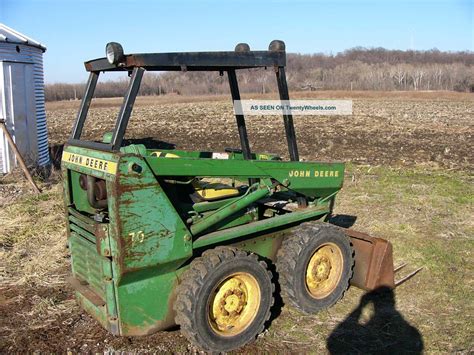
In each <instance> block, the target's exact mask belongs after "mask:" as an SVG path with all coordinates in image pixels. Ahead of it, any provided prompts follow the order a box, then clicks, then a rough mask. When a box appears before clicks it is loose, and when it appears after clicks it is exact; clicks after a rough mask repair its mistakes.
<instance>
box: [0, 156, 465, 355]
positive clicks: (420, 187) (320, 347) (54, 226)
mask: <svg viewBox="0 0 474 355" xmlns="http://www.w3.org/2000/svg"><path fill="white" fill-rule="evenodd" d="M473 182H474V181H473V177H472V176H467V175H466V174H465V173H462V172H459V171H447V170H431V171H427V170H425V169H422V168H388V167H383V166H376V167H374V166H356V165H349V166H348V168H347V173H346V181H345V186H344V188H343V190H342V191H341V193H340V195H339V197H338V200H337V206H336V211H335V212H336V213H339V214H348V215H354V216H357V221H356V224H355V226H354V228H355V229H358V230H361V231H365V232H368V233H370V234H373V235H376V236H380V237H383V238H386V239H388V240H390V241H391V242H392V244H393V247H394V259H395V264H398V263H400V262H402V261H405V262H408V263H409V266H407V270H406V271H405V270H404V272H408V271H410V270H411V269H413V268H415V267H418V266H423V267H424V270H423V271H422V272H421V273H419V274H418V275H416V276H415V277H414V278H413V279H412V280H410V281H408V282H407V283H405V284H403V285H402V286H400V287H399V288H398V289H397V290H396V292H395V295H396V308H397V310H398V312H399V313H400V314H401V316H402V317H403V318H404V319H405V321H406V322H408V323H409V324H411V325H412V326H413V327H415V328H417V329H418V331H419V332H420V334H421V336H422V338H423V342H424V348H425V351H426V352H428V353H440V352H442V353H445V352H450V353H452V352H461V353H469V352H472V351H474V343H473V339H474V330H473V327H472V315H473V314H474V308H473V301H472V294H473V291H474V290H473V286H474V278H473V275H474V267H473V265H474V259H473V255H472V251H473V250H474V248H473V247H474V241H473V236H474V224H473V223H474V218H473V217H474V215H473V212H474V203H473V202H474V201H473V196H474V184H473ZM43 188H44V189H45V192H44V193H43V194H42V195H39V196H34V195H32V194H25V195H23V196H21V197H19V198H18V199H16V200H15V201H14V202H13V203H10V204H8V205H5V206H3V207H0V224H1V225H2V228H1V230H0V246H1V249H0V263H1V264H2V265H0V281H1V284H2V287H10V286H22V287H28V289H30V290H33V291H30V292H33V296H29V297H31V300H30V303H31V306H29V307H27V308H25V309H17V310H15V314H16V317H18V318H19V319H24V323H23V326H22V328H23V329H22V332H23V333H25V334H34V333H35V332H38V329H46V328H48V327H51V326H52V325H53V324H55V322H56V323H57V322H58V319H60V321H61V322H68V321H70V319H74V318H70V317H71V313H70V311H71V309H74V310H75V312H77V306H76V305H75V304H74V302H73V301H72V300H71V299H70V298H65V297H59V298H58V296H55V295H52V294H47V293H46V294H44V293H35V291H34V289H35V287H41V286H45V285H51V284H57V285H61V284H63V283H64V282H65V281H64V279H65V276H66V274H67V267H68V266H67V265H68V259H67V257H68V256H67V249H66V248H65V243H66V240H65V222H64V215H63V202H62V193H61V185H60V183H59V182H56V183H54V184H52V185H50V186H49V187H48V186H43ZM410 268H411V269H410ZM363 294H364V293H363V292H362V291H361V290H357V289H354V288H351V289H349V291H348V292H347V293H346V296H345V297H344V299H343V300H342V301H340V302H339V303H337V304H336V305H335V306H334V307H332V308H331V309H329V310H326V311H323V312H321V313H319V314H318V315H316V316H306V315H302V314H300V313H298V312H297V311H295V310H293V309H291V308H289V307H284V308H283V310H282V313H281V315H280V316H279V317H277V318H276V319H275V320H274V321H273V323H272V325H271V327H270V328H269V329H268V330H267V331H266V332H265V334H264V335H263V336H261V337H260V339H259V340H258V341H257V343H255V344H254V345H250V346H249V347H247V348H244V349H243V351H244V352H249V351H250V352H251V351H257V350H258V351H265V350H266V351H270V352H272V351H279V352H280V351H297V352H300V351H307V352H311V353H318V352H325V351H327V350H326V341H327V339H328V337H329V336H330V334H331V333H332V332H333V331H334V329H335V327H337V326H338V325H340V324H341V322H343V321H344V319H345V318H346V316H347V315H348V314H349V313H350V312H351V311H353V310H354V309H355V308H356V307H357V305H358V303H359V300H360V298H361V297H362V296H363ZM30 295H31V293H30ZM0 301H2V297H0ZM3 301H5V302H7V301H8V300H3ZM0 303H1V302H0ZM371 312H373V310H370V309H364V310H363V312H362V316H361V317H362V320H364V321H368V320H369V319H370V318H371V314H372V313H371ZM77 313H80V312H77ZM57 317H59V318H57ZM61 317H63V318H64V319H62V318H61ZM387 322H388V321H387ZM388 323H389V322H388ZM5 328H6V327H5V326H4V327H3V328H2V329H3V332H4V333H5ZM396 329H397V328H396V327H395V326H391V325H390V324H388V325H387V327H386V328H383V332H385V333H380V334H378V335H380V336H381V337H382V336H384V337H390V336H391V337H393V338H395V339H396V338H397V337H398V336H399V335H398V334H397V330H396ZM14 331H15V329H11V333H8V334H14ZM381 331H382V330H381ZM5 334H6V333H5ZM10 336H11V335H10ZM354 336H357V334H356V333H355V334H354ZM361 339H362V338H361ZM46 341H47V340H46ZM79 341H80V344H83V343H85V341H82V340H79ZM182 341H183V340H182V339H180V341H179V343H180V344H181V343H182ZM95 342H96V343H97V341H95ZM374 344H375V343H372V346H375V345H374ZM93 345H95V344H93ZM376 345H377V344H376ZM180 346H181V345H180ZM359 346H360V348H359ZM377 346H380V347H379V348H377V349H376V350H378V351H386V350H390V348H388V349H387V348H383V346H386V345H383V344H382V345H377ZM134 347H136V349H139V348H140V343H139V342H137V343H134ZM364 349H365V350H367V348H364V347H363V343H360V344H355V345H354V347H353V350H354V352H357V351H361V352H363V351H364ZM115 350H120V349H119V348H117V349H115ZM372 350H373V349H372ZM392 350H393V349H392ZM137 351H138V350H137Z"/></svg>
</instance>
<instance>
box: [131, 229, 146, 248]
mask: <svg viewBox="0 0 474 355" xmlns="http://www.w3.org/2000/svg"><path fill="white" fill-rule="evenodd" d="M128 236H129V237H130V238H131V239H132V244H133V245H135V244H141V243H143V241H144V240H145V233H144V232H143V231H137V232H131V233H128Z"/></svg>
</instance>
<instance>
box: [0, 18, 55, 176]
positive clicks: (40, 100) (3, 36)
mask: <svg viewBox="0 0 474 355" xmlns="http://www.w3.org/2000/svg"><path fill="white" fill-rule="evenodd" d="M45 51H46V47H44V46H42V45H41V44H40V43H39V42H37V41H35V40H33V39H31V38H29V37H27V36H25V35H23V34H21V33H19V32H17V31H15V30H13V29H11V28H9V27H7V26H5V25H4V24H2V23H0V119H4V120H5V122H6V126H7V128H8V130H9V132H10V133H11V134H12V136H13V137H14V140H15V143H16V145H17V146H18V149H19V151H20V152H21V154H22V155H23V157H24V159H25V161H26V162H27V164H28V165H29V166H32V167H35V168H40V170H41V171H43V172H46V171H48V170H49V166H50V158H49V151H48V133H47V129H46V113H45V106H44V78H43V53H44V52H45ZM15 165H16V158H15V156H14V154H13V152H12V151H11V149H10V147H9V146H8V143H7V140H6V138H5V136H4V134H3V132H0V174H5V173H8V172H10V171H11V170H12V169H13V167H14V166H15Z"/></svg>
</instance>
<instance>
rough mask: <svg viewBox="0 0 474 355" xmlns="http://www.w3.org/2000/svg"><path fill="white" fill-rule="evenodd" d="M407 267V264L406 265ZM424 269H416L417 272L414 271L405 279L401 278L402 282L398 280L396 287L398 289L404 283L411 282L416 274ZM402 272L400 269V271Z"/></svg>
mask: <svg viewBox="0 0 474 355" xmlns="http://www.w3.org/2000/svg"><path fill="white" fill-rule="evenodd" d="M405 265H406V264H405ZM422 269H423V267H419V268H418V269H416V270H415V271H412V272H411V273H409V274H408V275H406V276H404V277H403V278H401V279H400V280H397V281H395V287H398V286H400V285H401V284H402V283H404V282H405V281H408V280H410V279H411V278H412V277H413V276H415V275H416V274H418V273H419V272H420V271H421V270H422ZM399 270H400V269H399ZM397 271H398V270H394V272H397Z"/></svg>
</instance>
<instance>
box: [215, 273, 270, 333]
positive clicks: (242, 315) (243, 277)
mask: <svg viewBox="0 0 474 355" xmlns="http://www.w3.org/2000/svg"><path fill="white" fill-rule="evenodd" d="M260 296H261V292H260V287H259V285H258V282H257V280H256V279H255V277H253V276H252V275H251V274H248V273H245V272H239V273H235V274H232V275H230V276H229V277H227V278H226V279H224V280H223V281H221V282H220V283H219V284H218V285H217V287H216V288H215V289H214V291H213V292H212V294H211V299H210V303H209V317H208V320H209V324H210V326H211V328H212V329H213V330H214V331H215V332H216V333H217V334H219V335H222V336H234V335H237V334H239V333H241V332H242V331H244V330H245V329H246V328H247V327H248V326H249V325H250V324H251V323H252V321H253V320H254V319H255V316H256V315H257V312H258V308H259V306H260Z"/></svg>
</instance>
